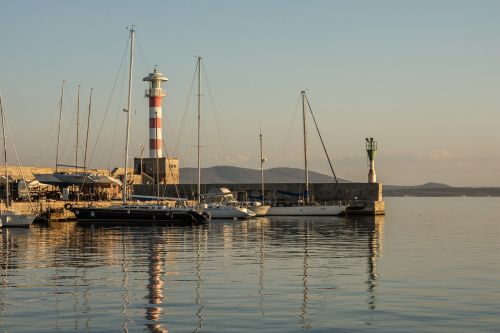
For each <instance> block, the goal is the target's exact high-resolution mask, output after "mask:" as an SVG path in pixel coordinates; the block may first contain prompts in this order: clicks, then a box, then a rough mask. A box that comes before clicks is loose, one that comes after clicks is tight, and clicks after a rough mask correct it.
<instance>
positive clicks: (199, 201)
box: [197, 57, 201, 204]
mask: <svg viewBox="0 0 500 333" xmlns="http://www.w3.org/2000/svg"><path fill="white" fill-rule="evenodd" d="M197 67H198V146H197V147H198V204H200V203H201V166H200V149H201V147H200V118H201V116H200V114H201V112H200V111H201V57H198V64H197Z"/></svg>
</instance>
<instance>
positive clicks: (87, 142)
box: [83, 88, 93, 170]
mask: <svg viewBox="0 0 500 333" xmlns="http://www.w3.org/2000/svg"><path fill="white" fill-rule="evenodd" d="M92 91H93V88H90V98H89V113H88V115H87V134H86V136H85V152H84V154H83V169H84V170H87V147H88V144H89V126H90V109H91V108H92Z"/></svg>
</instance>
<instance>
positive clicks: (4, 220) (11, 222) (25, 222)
mask: <svg viewBox="0 0 500 333" xmlns="http://www.w3.org/2000/svg"><path fill="white" fill-rule="evenodd" d="M0 113H1V114H0V116H1V117H2V136H3V154H4V167H5V207H6V208H7V209H6V210H1V211H0V226H2V227H29V226H30V225H31V224H32V223H33V221H34V220H35V218H36V215H34V214H25V213H21V212H17V211H15V210H13V209H12V208H11V207H10V206H11V202H10V198H9V175H8V168H7V140H6V138H5V114H4V112H3V105H2V97H1V96H0ZM25 184H26V182H25Z"/></svg>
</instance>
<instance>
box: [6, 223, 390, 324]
mask: <svg viewBox="0 0 500 333" xmlns="http://www.w3.org/2000/svg"><path fill="white" fill-rule="evenodd" d="M382 225H383V218H382V220H379V219H377V220H375V219H373V218H371V219H369V218H368V219H345V218H340V217H322V218H305V217H303V218H276V219H274V218H273V219H271V218H258V219H253V220H248V221H212V222H211V223H210V224H208V225H204V226H196V227H185V228H184V227H178V228H168V227H152V228H133V227H115V228H95V229H94V228H81V227H78V226H75V225H74V224H71V223H65V224H59V225H56V224H55V225H52V226H49V227H42V226H33V227H32V228H31V229H29V230H12V231H10V230H3V232H2V234H1V238H0V251H1V254H2V256H1V259H0V263H1V268H2V272H1V288H0V325H1V326H0V329H4V330H7V331H11V330H12V329H13V328H14V327H15V328H16V329H15V331H16V332H30V331H36V330H39V329H40V328H45V329H47V330H51V329H53V330H56V329H58V330H62V331H65V330H75V331H79V330H85V331H102V330H107V331H116V330H121V331H122V332H129V331H132V332H133V331H138V330H143V329H144V328H145V329H146V330H149V331H151V332H168V331H169V330H171V331H174V332H175V331H190V332H196V331H203V330H205V329H207V330H223V329H231V328H233V329H235V328H238V329H239V331H250V330H251V331H254V330H256V329H261V330H265V329H266V328H269V327H280V328H283V330H285V331H294V330H303V329H308V328H318V327H329V326H330V323H329V319H327V318H330V317H331V315H332V313H335V311H338V310H339V304H338V302H339V300H344V301H345V300H346V299H348V300H349V302H348V303H349V304H351V305H350V306H351V309H350V310H349V308H346V307H345V306H344V307H342V310H341V311H342V312H344V313H345V312H346V311H351V310H352V311H359V310H361V308H360V307H359V304H364V309H365V310H370V309H371V310H373V309H375V306H376V304H375V300H376V299H375V294H376V290H375V289H376V279H377V272H376V267H377V265H376V261H377V257H378V256H379V255H380V251H381V239H382V238H381V233H382V230H383V229H382ZM363 262H364V263H363ZM366 263H368V265H367V264H366ZM367 266H368V267H367ZM367 285H368V287H366V286H367ZM360 291H362V292H361V293H360ZM363 294H364V301H363V300H362V298H363V296H362V295H363ZM360 297H361V299H360ZM366 300H368V301H366ZM141 309H142V311H141ZM34 313H36V316H32V315H31V314H34ZM365 317H366V320H368V321H369V320H370V316H368V315H366V316H365ZM21 318H22V320H21ZM141 327H142V328H141Z"/></svg>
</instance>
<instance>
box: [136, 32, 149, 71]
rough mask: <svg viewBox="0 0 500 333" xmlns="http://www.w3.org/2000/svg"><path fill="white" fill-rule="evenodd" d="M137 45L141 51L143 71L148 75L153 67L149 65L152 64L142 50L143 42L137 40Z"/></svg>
mask: <svg viewBox="0 0 500 333" xmlns="http://www.w3.org/2000/svg"><path fill="white" fill-rule="evenodd" d="M135 44H136V46H137V48H138V49H139V54H140V56H141V57H140V58H141V60H142V62H143V63H142V66H143V71H144V73H147V72H148V71H149V70H151V69H150V68H151V66H150V65H149V64H150V62H149V60H148V58H146V56H145V54H144V50H143V49H142V45H141V42H140V41H139V40H138V39H136V43H135Z"/></svg>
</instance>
